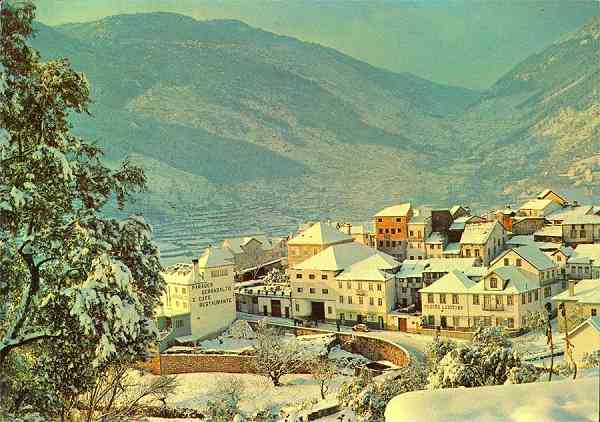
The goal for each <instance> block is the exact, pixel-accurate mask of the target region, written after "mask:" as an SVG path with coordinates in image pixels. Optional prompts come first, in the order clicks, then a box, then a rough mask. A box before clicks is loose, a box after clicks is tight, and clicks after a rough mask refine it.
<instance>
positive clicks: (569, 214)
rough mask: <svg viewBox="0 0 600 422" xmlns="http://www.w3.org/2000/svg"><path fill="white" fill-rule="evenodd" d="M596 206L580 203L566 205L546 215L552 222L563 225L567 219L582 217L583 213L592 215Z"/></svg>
mask: <svg viewBox="0 0 600 422" xmlns="http://www.w3.org/2000/svg"><path fill="white" fill-rule="evenodd" d="M593 213H594V207H593V206H591V205H579V204H578V203H576V202H575V203H573V204H568V205H564V206H563V207H562V208H560V209H558V210H556V211H554V212H553V213H551V214H549V215H547V216H546V220H548V222H550V224H554V225H559V226H560V225H561V224H562V223H563V222H564V221H565V220H570V219H573V218H577V217H581V216H582V215H592V214H593Z"/></svg>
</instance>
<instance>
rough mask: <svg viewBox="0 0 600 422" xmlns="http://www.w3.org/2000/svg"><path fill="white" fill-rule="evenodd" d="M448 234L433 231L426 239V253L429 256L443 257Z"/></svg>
mask: <svg viewBox="0 0 600 422" xmlns="http://www.w3.org/2000/svg"><path fill="white" fill-rule="evenodd" d="M445 245H446V235H445V234H444V233H442V232H431V234H430V235H429V237H428V238H427V239H426V240H425V253H426V256H427V257H428V258H442V256H443V252H444V246H445Z"/></svg>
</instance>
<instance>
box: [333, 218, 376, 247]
mask: <svg viewBox="0 0 600 422" xmlns="http://www.w3.org/2000/svg"><path fill="white" fill-rule="evenodd" d="M336 227H337V228H338V230H339V231H341V232H342V233H345V234H347V235H349V236H351V237H352V239H354V241H355V242H358V243H362V244H363V245H367V246H369V247H371V248H375V247H376V246H377V236H376V235H375V226H374V225H373V223H372V222H365V223H338V224H337V225H336Z"/></svg>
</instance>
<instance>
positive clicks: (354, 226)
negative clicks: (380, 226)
mask: <svg viewBox="0 0 600 422" xmlns="http://www.w3.org/2000/svg"><path fill="white" fill-rule="evenodd" d="M347 224H350V234H351V235H352V234H354V235H358V234H368V233H375V226H374V224H373V222H362V223H342V224H340V227H339V228H338V230H339V231H340V232H342V233H345V234H348V226H347Z"/></svg>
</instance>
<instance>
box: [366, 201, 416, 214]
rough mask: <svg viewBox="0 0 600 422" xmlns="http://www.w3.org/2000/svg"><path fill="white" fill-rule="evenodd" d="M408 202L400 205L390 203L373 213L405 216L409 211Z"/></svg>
mask: <svg viewBox="0 0 600 422" xmlns="http://www.w3.org/2000/svg"><path fill="white" fill-rule="evenodd" d="M410 208H411V205H410V202H406V203H404V204H400V205H392V206H391V207H387V208H384V209H382V210H381V211H379V212H378V213H377V214H375V217H405V216H407V215H408V213H409V211H410Z"/></svg>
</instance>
